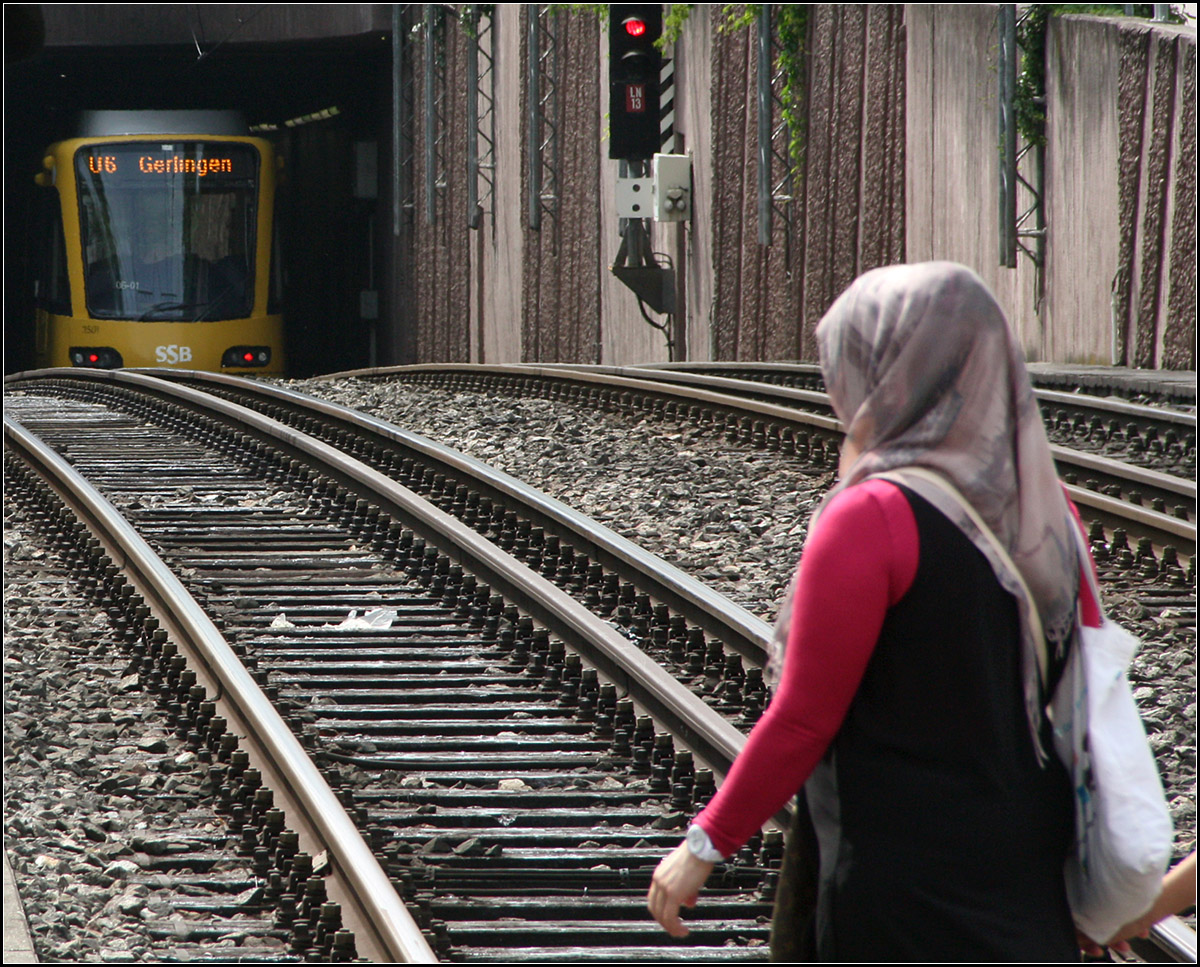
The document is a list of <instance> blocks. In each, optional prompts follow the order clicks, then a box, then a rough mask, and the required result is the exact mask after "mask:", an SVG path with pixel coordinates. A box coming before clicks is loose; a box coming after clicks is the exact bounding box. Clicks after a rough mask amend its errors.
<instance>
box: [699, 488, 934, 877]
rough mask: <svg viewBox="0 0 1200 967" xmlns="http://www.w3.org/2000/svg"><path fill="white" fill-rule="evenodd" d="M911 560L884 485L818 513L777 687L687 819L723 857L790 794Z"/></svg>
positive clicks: (845, 698)
mask: <svg viewBox="0 0 1200 967" xmlns="http://www.w3.org/2000/svg"><path fill="white" fill-rule="evenodd" d="M918 557H919V547H918V536H917V525H916V521H915V519H914V518H913V514H912V509H911V507H910V506H909V504H908V500H907V498H906V497H905V496H904V494H903V493H902V492H901V491H900V490H899V489H898V488H897V487H895V486H894V485H892V484H890V483H887V482H886V481H882V480H869V481H866V482H865V483H861V484H858V485H857V486H854V487H850V488H849V489H847V490H845V491H843V492H842V493H840V494H839V495H838V496H837V497H836V498H835V499H834V500H833V501H832V502H831V503H830V504H829V506H828V507H826V508H825V510H824V511H823V512H822V514H821V516H820V518H819V520H818V522H817V525H816V527H815V528H814V529H813V532H812V534H810V535H809V538H808V542H807V543H806V545H805V548H804V556H803V558H802V560H801V565H800V570H799V578H798V582H797V586H796V599H795V602H794V605H793V609H792V615H793V617H792V627H791V631H790V634H789V637H788V647H787V656H786V660H785V662H784V667H783V674H782V679H781V681H780V683H779V688H778V690H777V692H776V694H775V697H774V698H773V699H772V701H771V704H770V706H769V707H768V709H767V711H766V713H765V714H764V715H763V717H762V719H761V720H760V721H759V722H758V724H757V725H756V726H755V727H754V730H753V731H752V732H751V733H750V738H749V740H748V741H747V743H746V747H745V749H743V751H742V753H741V755H740V756H738V759H737V761H736V762H735V763H734V765H733V768H732V769H731V770H730V772H729V775H728V776H727V777H726V779H725V783H724V784H723V785H722V787H721V789H720V791H719V792H718V793H717V795H716V796H715V797H713V800H712V802H710V803H709V805H708V807H707V808H705V809H704V811H703V812H702V813H700V815H699V816H698V817H697V818H696V822H697V823H699V825H700V826H702V827H703V828H704V830H705V831H706V832H707V833H708V835H709V837H710V838H711V839H712V842H713V845H714V846H715V847H716V848H717V849H718V850H720V851H721V853H722V854H724V855H725V856H729V855H731V854H733V853H734V852H736V851H737V850H738V849H739V848H740V847H741V846H742V844H744V843H745V842H746V840H748V839H749V838H750V837H751V836H752V835H753V834H754V833H755V832H757V831H758V830H759V828H761V826H762V824H763V823H764V822H765V821H766V820H767V819H768V818H769V817H770V816H772V815H774V814H775V813H776V812H778V810H779V809H780V808H781V807H782V806H783V805H784V804H785V803H786V802H787V801H788V799H790V798H791V797H792V796H793V795H794V794H795V792H796V790H797V789H799V788H800V786H801V785H802V784H803V783H804V781H805V780H806V779H807V778H808V775H809V773H810V772H811V771H812V769H813V767H814V766H815V765H816V764H817V762H818V761H819V760H820V758H821V756H822V755H823V754H824V753H825V749H826V748H827V747H828V746H829V743H830V742H831V741H833V737H834V736H835V735H836V734H837V731H838V729H839V728H840V727H841V724H842V720H843V719H844V718H845V716H846V712H847V710H848V709H849V707H850V703H851V701H852V700H853V698H854V695H855V692H856V691H857V690H858V686H859V682H860V681H861V680H862V676H863V672H864V671H865V669H866V667H867V662H868V660H869V659H870V657H871V653H872V651H873V649H874V647H875V642H876V640H877V639H878V637H879V631H880V629H881V627H882V626H883V620H884V616H885V614H886V612H887V609H888V608H890V607H891V606H892V605H894V604H895V603H896V602H897V601H899V600H900V599H901V598H902V597H903V596H904V594H905V593H906V592H907V591H908V589H909V587H910V586H911V585H912V582H913V579H914V577H915V576H916V571H917V561H918Z"/></svg>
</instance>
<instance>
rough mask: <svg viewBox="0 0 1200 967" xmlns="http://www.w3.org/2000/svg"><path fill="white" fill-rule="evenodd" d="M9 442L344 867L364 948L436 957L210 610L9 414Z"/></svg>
mask: <svg viewBox="0 0 1200 967" xmlns="http://www.w3.org/2000/svg"><path fill="white" fill-rule="evenodd" d="M4 438H5V441H6V443H7V444H8V446H10V447H12V449H13V451H14V452H15V453H17V454H19V455H20V456H21V457H22V458H23V459H24V460H25V461H26V462H27V463H29V464H30V465H31V466H33V467H34V468H35V469H36V470H37V471H38V473H39V474H40V475H41V476H42V477H43V478H44V479H46V480H47V481H48V482H49V483H50V484H51V486H53V488H54V490H55V491H56V492H57V493H58V494H59V495H60V497H61V498H62V499H63V500H64V502H65V503H66V504H67V505H68V506H69V507H70V508H71V509H72V511H73V512H74V513H76V514H77V516H79V517H80V519H82V520H84V521H85V522H86V523H87V525H88V527H89V529H90V530H91V531H92V532H93V533H94V534H95V536H96V537H97V538H98V539H99V540H100V541H101V544H102V545H103V546H104V547H105V549H106V551H107V553H108V554H109V555H110V556H111V557H112V559H113V560H114V561H116V562H118V563H119V566H120V567H121V568H122V570H123V571H124V572H125V573H126V575H127V576H128V578H129V579H130V580H131V581H132V583H133V585H134V586H135V587H136V588H137V590H138V592H139V593H140V594H141V595H142V597H143V598H144V599H145V600H146V602H147V604H148V605H149V606H150V607H151V611H152V613H153V614H154V615H155V617H157V618H158V619H159V622H160V625H161V626H162V627H163V628H165V629H168V632H169V635H170V638H171V640H173V641H174V642H175V643H176V644H177V645H178V646H179V648H180V650H181V652H182V653H183V654H184V655H185V656H186V657H187V658H188V660H189V666H190V667H191V668H192V669H193V670H194V671H195V672H196V677H197V681H198V683H199V684H201V685H203V686H204V687H205V690H206V692H208V693H209V694H215V695H217V696H218V698H216V699H215V701H216V703H217V706H218V709H219V711H220V713H221V714H222V715H223V716H224V717H225V718H226V719H227V720H228V721H229V722H230V724H231V726H233V728H234V731H240V732H241V733H242V734H243V735H244V736H245V740H244V741H245V742H246V744H247V746H248V747H247V749H246V751H247V753H248V755H249V756H250V760H251V762H252V763H253V765H254V766H255V767H256V768H258V769H260V770H261V771H262V774H263V778H264V783H265V784H266V785H267V786H268V787H270V788H273V789H275V790H276V791H277V792H279V793H280V798H281V802H280V804H279V805H280V808H281V809H282V810H283V811H284V813H285V815H286V817H287V820H288V823H289V825H290V826H291V828H292V829H293V830H295V831H296V833H297V834H298V835H299V836H300V841H301V844H302V846H303V848H304V849H305V850H306V851H307V852H309V853H310V854H311V855H313V856H316V855H318V854H319V853H320V852H322V851H323V850H324V851H327V855H328V856H329V858H330V861H331V863H332V864H333V866H334V868H335V869H336V870H337V873H338V877H337V878H335V879H334V881H333V882H331V883H330V884H329V893H330V896H331V898H332V899H334V900H336V901H338V902H339V903H341V905H342V908H343V911H344V922H345V924H346V926H347V927H348V928H349V929H350V930H352V931H353V933H354V935H355V941H356V944H357V945H358V949H359V953H360V954H362V955H363V956H366V957H367V958H369V959H371V960H373V961H376V962H383V963H388V962H400V963H436V961H437V958H436V957H435V955H434V953H433V951H432V950H431V949H430V947H429V945H428V944H427V943H426V942H425V938H424V937H423V936H422V934H421V931H420V930H419V929H418V927H417V925H416V923H415V922H414V921H413V919H412V917H411V916H410V914H409V912H408V910H407V909H406V908H405V906H404V903H403V902H402V901H401V900H400V898H399V896H398V895H397V894H396V891H395V889H394V888H393V887H392V885H391V882H390V881H389V880H388V877H387V874H386V873H385V872H384V871H383V869H382V868H381V867H380V866H379V863H378V861H377V860H376V859H375V856H374V855H373V854H372V852H371V849H370V847H369V846H368V845H367V844H366V843H365V842H364V841H363V838H362V836H361V834H360V833H359V831H358V829H357V828H356V827H355V825H354V822H353V820H352V819H351V818H350V817H349V816H348V815H347V813H346V810H345V808H344V807H343V806H342V804H341V803H340V802H339V801H338V798H337V796H335V795H334V792H333V790H332V789H330V788H329V785H328V783H326V781H325V779H324V778H323V777H322V776H321V773H320V772H319V771H318V770H317V768H316V766H315V765H314V764H313V762H312V760H311V759H310V758H309V755H308V753H307V752H306V751H305V750H304V747H303V746H302V745H301V744H300V742H299V741H298V740H297V739H296V737H295V735H293V734H292V731H291V729H290V728H289V727H288V725H287V724H286V723H285V722H284V721H283V719H282V718H281V717H280V716H279V713H278V712H277V711H276V710H275V708H274V707H273V706H272V704H271V702H270V700H269V699H268V698H267V697H266V696H265V695H264V694H263V692H262V690H261V689H260V688H259V686H258V684H257V683H256V682H255V681H254V679H253V678H252V677H251V675H250V673H249V672H248V671H247V670H246V668H245V666H244V665H243V664H242V662H241V661H240V659H239V658H238V657H237V655H236V654H235V653H234V651H233V649H232V648H230V646H229V644H228V643H227V642H226V641H225V639H224V637H223V636H222V635H221V633H220V632H219V631H218V630H217V628H216V626H215V625H214V624H213V623H212V621H211V619H210V618H209V617H208V616H207V615H206V614H205V613H204V611H203V610H202V609H201V607H200V605H199V604H198V603H197V602H196V600H195V599H194V598H193V597H192V596H191V595H190V594H189V593H188V591H187V590H186V589H185V588H184V587H183V585H182V584H181V583H180V582H179V579H178V578H177V577H175V575H174V574H173V573H172V572H171V570H170V569H169V568H168V567H167V565H166V564H165V563H163V561H162V560H161V559H160V558H159V557H158V555H157V554H155V553H154V551H153V550H152V549H151V548H150V546H149V545H148V544H147V543H146V542H145V540H144V539H143V538H142V537H141V536H140V535H139V534H138V533H137V531H135V530H134V529H133V527H132V526H131V525H130V524H129V523H128V522H127V521H126V520H125V518H124V517H122V516H121V514H120V512H119V511H117V509H116V508H115V507H114V506H113V505H112V504H111V503H110V502H109V501H108V500H107V499H106V498H105V497H104V496H102V495H101V494H100V493H99V492H98V491H96V490H95V488H94V487H92V486H91V484H89V483H88V482H87V481H86V480H84V479H83V478H82V477H81V476H80V475H79V474H78V473H77V472H76V471H75V470H74V468H72V467H71V465H70V464H69V463H67V462H66V460H64V459H63V458H62V457H60V456H59V455H58V454H57V453H56V452H55V451H54V450H52V449H51V448H50V447H48V446H47V445H45V444H44V443H43V442H42V441H41V440H40V439H39V438H38V437H37V436H36V435H34V434H33V433H31V432H29V431H28V430H26V429H25V428H24V427H23V426H22V425H21V424H20V423H18V422H17V421H16V420H14V419H12V418H11V417H9V416H7V415H6V416H5V417H4Z"/></svg>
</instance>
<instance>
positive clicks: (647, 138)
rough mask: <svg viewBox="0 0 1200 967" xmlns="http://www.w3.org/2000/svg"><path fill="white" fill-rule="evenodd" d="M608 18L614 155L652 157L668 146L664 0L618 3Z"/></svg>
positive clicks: (610, 146)
mask: <svg viewBox="0 0 1200 967" xmlns="http://www.w3.org/2000/svg"><path fill="white" fill-rule="evenodd" d="M609 11H610V16H609V22H608V77H609V82H608V111H609V143H608V156H609V157H610V158H623V159H625V160H627V161H646V160H649V159H650V158H651V157H652V156H653V155H654V154H655V152H657V151H658V150H659V149H660V147H661V145H662V137H661V133H660V123H659V120H660V119H659V74H660V71H661V69H662V51H661V50H660V49H659V47H658V41H659V39H660V38H661V37H662V26H663V24H662V6H661V5H660V4H657V3H655V4H649V3H647V4H613V5H612V6H610V7H609Z"/></svg>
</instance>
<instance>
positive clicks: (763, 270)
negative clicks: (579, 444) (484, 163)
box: [387, 4, 1196, 368]
mask: <svg viewBox="0 0 1200 967" xmlns="http://www.w3.org/2000/svg"><path fill="white" fill-rule="evenodd" d="M415 9H421V8H420V7H416V8H415ZM494 9H495V11H496V21H495V23H494V25H493V31H494V32H495V37H496V47H495V50H496V69H495V86H494V90H493V95H494V99H495V110H496V150H495V157H496V170H495V184H496V190H495V195H494V197H493V200H492V202H491V203H490V204H489V206H488V209H487V211H486V212H485V215H484V218H483V221H482V223H481V225H480V228H479V229H478V230H472V229H468V228H467V227H466V219H467V213H466V210H465V163H464V159H465V138H466V133H467V124H466V109H465V93H464V92H465V74H464V66H463V65H464V57H465V49H466V48H465V43H466V37H465V35H464V34H463V32H462V30H461V28H460V27H459V26H458V25H457V24H456V23H454V22H453V21H452V20H451V21H449V22H448V23H447V28H446V30H447V32H446V42H445V44H444V55H443V56H444V57H445V76H446V78H447V83H446V89H445V95H446V99H445V104H444V107H443V110H442V115H443V121H442V123H443V125H444V128H443V130H444V131H445V134H446V137H447V142H446V143H447V149H446V150H445V152H444V157H445V158H446V159H448V163H447V165H446V166H445V169H444V171H443V172H442V173H441V175H440V177H439V183H440V184H441V185H442V186H443V187H442V188H441V189H440V190H439V194H438V216H437V220H436V224H429V223H427V221H426V219H425V216H424V212H423V206H424V198H423V178H424V168H423V166H424V127H423V123H422V119H423V116H424V93H423V88H422V85H421V77H422V58H423V50H422V45H421V43H420V42H419V39H418V38H419V35H417V34H414V35H413V36H414V42H413V43H411V44H410V45H409V47H408V50H409V52H410V62H411V64H412V69H413V78H414V81H415V83H414V92H415V96H414V123H413V125H412V136H413V142H414V147H415V150H414V152H413V163H412V165H411V171H410V172H409V174H410V176H411V178H412V184H413V187H414V189H415V190H414V198H415V201H416V207H415V209H414V213H413V215H412V217H411V224H410V231H411V253H412V260H411V263H408V264H410V265H411V271H410V273H409V277H408V278H407V279H406V281H405V283H404V285H403V288H402V291H400V292H399V293H398V295H399V298H398V299H397V300H396V305H395V306H394V307H393V311H392V318H393V323H394V326H395V327H396V329H397V331H395V332H393V333H392V338H391V339H390V340H389V341H388V342H387V344H388V345H390V346H392V347H395V349H394V351H395V352H398V353H399V354H400V355H402V356H403V357H404V358H407V359H412V360H417V361H437V360H466V359H473V360H484V361H488V362H503V361H561V362H603V363H610V364H626V363H635V362H644V361H650V360H663V359H666V344H665V340H664V338H663V336H662V334H660V333H658V332H657V331H655V330H653V329H652V328H651V327H650V326H649V325H647V323H646V322H645V321H644V320H643V318H642V316H641V314H640V313H639V311H638V308H637V303H636V300H635V298H634V297H633V295H632V293H630V292H629V290H627V289H626V288H625V287H624V286H622V285H621V284H619V283H618V282H617V281H616V280H615V278H614V277H613V276H612V275H611V273H610V272H609V271H608V266H609V265H610V264H611V263H612V262H613V260H614V259H615V257H616V253H617V247H618V245H619V243H620V237H619V235H618V228H617V225H618V222H617V217H616V209H615V203H614V188H613V186H614V183H615V179H616V174H617V166H618V163H617V162H616V161H612V160H609V159H608V157H607V144H606V141H605V128H606V126H607V120H606V113H607V96H606V94H605V92H606V91H607V80H608V79H607V54H606V47H607V41H606V37H605V32H604V31H603V29H602V28H601V27H600V26H599V25H598V24H597V23H596V21H595V20H594V19H592V18H591V17H590V16H586V15H568V14H559V15H557V25H556V28H555V29H556V31H557V41H558V51H559V54H558V59H557V61H556V67H555V68H554V71H555V78H556V80H557V85H558V87H557V93H556V95H555V98H554V100H553V105H554V111H556V112H557V117H558V125H559V130H558V134H559V138H558V148H559V154H558V166H557V171H558V176H559V183H558V185H557V195H556V200H555V201H554V202H553V203H551V204H549V205H548V207H547V208H546V209H545V210H544V211H543V215H542V228H541V230H540V231H535V230H533V229H531V228H530V225H529V217H528V200H527V194H526V189H527V185H528V178H529V165H530V158H529V149H528V146H527V141H528V137H527V128H526V125H527V117H528V113H527V104H526V94H527V92H526V86H525V85H526V66H527V65H526V60H525V58H526V50H527V45H526V26H527V18H528V14H529V7H528V5H518V4H498V5H496V7H495V8H494ZM543 9H544V8H543ZM995 14H996V8H995V5H984V4H976V5H966V4H944V5H922V4H911V5H898V4H820V5H813V7H812V11H811V29H810V34H809V49H808V66H807V76H808V85H807V87H808V89H807V92H806V97H807V104H806V110H807V117H808V122H807V131H806V136H805V153H804V158H803V161H802V164H801V168H800V173H801V175H802V177H801V178H800V179H799V181H798V182H797V183H796V184H795V186H794V188H795V190H794V192H793V195H792V199H791V200H790V201H788V202H786V203H783V204H781V205H780V206H779V207H780V209H781V213H782V214H786V215H787V216H788V217H787V218H786V219H784V218H779V217H777V218H776V219H775V220H774V223H773V228H772V232H771V235H770V244H769V245H761V244H760V243H759V239H758V208H757V168H756V164H757V114H756V93H755V92H756V83H757V56H756V51H755V39H756V38H755V30H754V29H750V30H748V31H747V30H741V31H734V32H724V31H722V30H721V29H720V26H721V23H720V21H721V8H720V6H718V5H710V6H708V7H697V8H696V11H695V12H694V13H693V15H692V17H691V19H690V20H689V22H688V24H687V25H686V27H685V30H684V33H683V35H682V36H681V37H680V39H679V41H678V42H677V43H676V44H675V45H674V48H673V49H671V50H668V55H669V56H671V57H673V59H674V61H675V65H676V112H675V132H676V143H675V150H681V151H688V152H690V153H691V155H692V159H693V178H694V183H693V184H694V215H693V219H692V221H691V222H690V223H688V224H687V225H683V226H679V225H656V226H655V227H654V240H653V248H654V250H655V251H656V252H661V253H665V254H666V255H667V256H669V257H670V259H671V261H672V262H673V264H674V265H675V266H676V268H677V269H678V270H679V284H678V287H677V295H678V298H679V302H680V307H681V310H680V313H679V319H678V323H677V342H678V345H679V348H680V350H681V352H680V354H677V357H676V358H680V355H683V354H686V358H690V359H710V358H711V359H747V360H752V359H786V358H807V359H811V358H814V357H815V346H814V344H813V339H812V332H813V329H814V327H815V325H816V323H817V321H819V319H820V317H821V315H822V314H823V313H824V311H825V309H826V308H827V307H828V305H829V304H830V303H831V302H832V301H833V299H834V298H836V296H837V295H838V294H839V293H840V292H841V291H842V289H843V288H844V287H845V286H846V285H848V284H849V282H850V281H851V280H852V279H853V278H854V277H855V276H856V275H858V274H859V273H861V272H863V271H865V270H867V269H869V268H872V267H875V266H877V265H883V264H888V263H891V262H898V261H905V260H908V261H920V260H925V259H953V260H955V261H960V262H963V263H966V264H967V265H970V266H971V267H973V268H974V269H976V271H978V272H979V273H980V275H982V276H983V278H984V279H985V280H986V281H987V282H988V284H989V285H990V286H991V287H992V288H993V290H994V291H995V292H996V295H997V297H998V298H999V299H1000V301H1001V303H1002V305H1003V306H1004V307H1005V309H1006V311H1007V312H1008V314H1009V317H1010V319H1011V320H1012V322H1013V325H1014V327H1015V328H1016V330H1017V331H1018V333H1019V335H1020V338H1021V339H1022V342H1023V344H1024V345H1025V347H1026V350H1027V353H1028V355H1029V357H1030V358H1031V359H1033V360H1050V361H1058V362H1104V363H1107V362H1119V363H1126V364H1130V365H1139V366H1165V367H1173V368H1194V366H1195V347H1194V342H1195V311H1196V296H1195V268H1194V258H1195V32H1194V30H1184V29H1182V28H1171V27H1163V26H1159V25H1150V24H1148V23H1147V22H1146V21H1126V20H1114V19H1100V18H1093V17H1066V18H1061V19H1057V20H1055V21H1053V22H1052V24H1051V27H1050V34H1049V38H1048V42H1047V87H1048V90H1047V95H1048V108H1047V113H1048V118H1049V123H1048V128H1047V130H1048V139H1049V140H1048V144H1047V147H1046V154H1045V156H1046V201H1047V206H1046V214H1047V220H1048V225H1049V234H1048V240H1047V249H1046V252H1047V255H1046V271H1045V276H1044V294H1042V295H1040V296H1039V285H1038V279H1037V276H1036V273H1035V271H1034V267H1033V265H1032V263H1031V262H1030V261H1029V260H1028V259H1025V258H1021V259H1019V264H1018V267H1017V268H1016V269H1007V268H1002V267H1001V266H1000V264H999V254H998V250H999V243H998V237H997V235H998V228H997V215H996V212H997V206H998V201H997V197H998V152H997V148H996V145H997V141H998V135H997V120H996V116H997V108H996V71H995V58H996V19H995ZM777 174H778V172H777ZM1027 203H1028V200H1027V199H1025V200H1024V202H1023V204H1022V207H1024V205H1025V204H1027ZM403 261H404V260H403V259H400V260H399V262H398V264H399V263H401V262H403Z"/></svg>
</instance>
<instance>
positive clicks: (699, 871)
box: [646, 842, 714, 937]
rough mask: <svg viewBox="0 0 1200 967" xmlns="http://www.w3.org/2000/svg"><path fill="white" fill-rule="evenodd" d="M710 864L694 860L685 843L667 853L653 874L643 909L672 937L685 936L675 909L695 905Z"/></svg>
mask: <svg viewBox="0 0 1200 967" xmlns="http://www.w3.org/2000/svg"><path fill="white" fill-rule="evenodd" d="M713 865H714V864H712V863H708V862H706V861H704V860H702V859H697V858H696V856H694V855H693V854H692V851H691V850H689V849H688V847H687V843H686V842H685V843H680V844H679V845H678V846H676V847H675V849H674V851H672V852H671V853H668V854H667V855H666V856H665V857H664V858H663V861H662V862H661V863H659V864H658V869H656V870H655V871H654V878H653V879H652V880H651V882H650V892H649V894H648V895H647V896H646V906H647V907H649V908H650V913H651V915H652V916H653V917H654V919H655V920H657V921H658V922H659V923H660V924H662V928H663V929H664V930H665V931H667V933H669V934H670V935H671V936H672V937H686V936H687V933H688V928H687V927H686V926H685V925H684V923H683V921H682V920H681V919H680V918H679V908H680V907H681V906H685V907H694V906H695V905H696V901H697V900H699V899H700V888H701V887H702V886H704V881H705V880H707V879H708V875H709V874H710V873H711V872H712V869H713Z"/></svg>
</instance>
